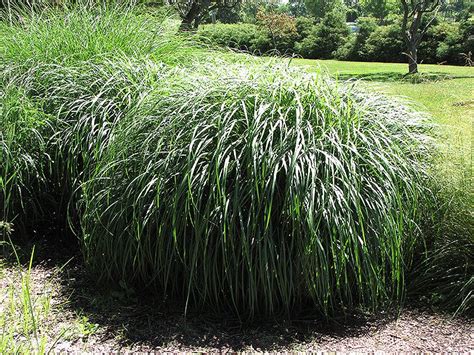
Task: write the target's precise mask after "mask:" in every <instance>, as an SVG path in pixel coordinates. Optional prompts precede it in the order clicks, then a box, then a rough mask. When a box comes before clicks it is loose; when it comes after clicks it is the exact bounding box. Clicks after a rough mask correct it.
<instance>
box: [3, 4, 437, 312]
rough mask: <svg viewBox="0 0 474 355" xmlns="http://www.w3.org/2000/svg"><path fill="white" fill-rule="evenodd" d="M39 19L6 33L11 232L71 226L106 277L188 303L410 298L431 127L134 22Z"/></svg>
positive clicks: (335, 88)
mask: <svg viewBox="0 0 474 355" xmlns="http://www.w3.org/2000/svg"><path fill="white" fill-rule="evenodd" d="M101 11H103V12H101ZM41 16H42V17H40V18H35V17H34V16H33V17H32V18H26V19H24V20H22V21H23V22H22V23H17V22H14V21H13V23H12V22H11V21H10V22H0V35H1V36H2V37H3V38H6V39H8V40H7V41H2V42H0V72H1V77H0V80H1V81H0V84H1V90H0V124H1V128H2V129H1V130H0V149H1V150H0V153H1V156H0V193H1V196H0V197H1V199H0V200H1V202H2V206H1V207H3V209H2V211H3V214H2V216H1V220H2V221H4V222H7V223H10V222H13V224H14V229H15V233H20V234H27V233H28V232H31V231H32V230H35V231H39V228H38V225H40V224H43V223H44V224H46V229H48V230H49V231H51V230H54V229H55V228H58V225H59V228H63V229H64V228H65V227H66V226H68V227H69V229H71V230H73V231H74V232H76V235H77V237H78V238H79V241H80V244H81V248H82V252H83V254H84V259H85V262H86V265H87V267H88V269H89V270H90V271H91V272H92V273H93V274H95V275H96V276H97V279H98V280H99V281H100V282H102V283H103V284H109V285H112V286H114V285H116V284H121V285H124V284H125V285H127V287H128V286H130V287H134V288H136V289H144V288H148V289H150V288H151V289H153V290H154V291H155V292H156V295H157V296H158V297H161V298H167V297H168V298H177V299H181V300H183V301H184V303H185V304H186V309H187V307H189V306H197V305H209V306H212V307H215V308H216V309H223V310H228V309H230V310H232V311H234V312H235V313H237V314H238V315H240V316H243V317H251V316H253V315H255V314H275V313H276V312H280V311H286V312H287V313H289V312H292V311H293V310H295V309H296V310H297V309H301V308H304V307H309V309H313V310H317V311H319V312H321V313H322V314H323V315H325V316H326V317H331V316H333V315H334V314H335V313H336V312H339V311H345V310H351V309H354V308H359V307H362V308H365V309H371V310H375V309H378V308H380V307H383V306H386V305H389V304H391V302H394V303H395V304H400V302H401V301H402V300H403V298H404V295H405V294H406V292H405V288H406V285H407V280H406V275H408V273H409V272H410V271H411V269H412V268H411V265H412V260H413V259H414V256H415V253H418V251H417V250H418V249H417V248H416V247H417V246H419V245H420V243H419V242H420V241H421V240H422V239H420V236H421V231H420V228H419V226H420V225H421V224H420V223H419V222H420V221H421V220H423V216H424V213H425V211H432V210H433V209H434V208H435V207H434V202H432V201H434V200H431V198H429V199H428V198H427V197H430V196H431V194H429V193H427V192H428V187H429V186H430V183H429V182H428V180H429V176H428V174H427V172H426V171H427V169H426V166H425V164H426V162H427V161H428V160H429V159H430V143H429V141H428V139H427V138H426V136H425V131H426V129H427V125H426V124H425V123H424V120H423V117H422V115H420V114H419V113H416V112H415V111H413V110H411V109H410V108H408V107H407V106H405V105H403V104H400V103H398V102H397V101H396V100H393V99H387V98H385V97H383V96H381V95H377V94H374V93H368V92H366V91H365V90H362V89H360V88H358V87H357V86H354V85H353V84H343V83H338V82H336V81H333V80H331V79H329V78H328V77H327V76H325V75H310V74H307V73H303V72H301V71H299V70H296V69H290V68H288V66H286V65H282V64H280V65H279V64H275V63H274V62H273V63H272V62H267V63H266V64H265V62H264V61H257V60H254V59H251V58H249V57H247V56H237V55H234V56H231V55H225V54H223V53H216V52H209V51H205V50H203V49H199V48H196V47H193V45H192V44H191V43H190V42H189V39H183V38H182V37H179V36H177V35H175V34H173V33H171V32H170V31H167V30H165V29H164V27H163V26H162V27H160V22H159V21H158V22H157V23H156V26H155V23H153V22H150V23H149V22H147V21H151V20H149V18H148V17H146V16H144V15H140V14H135V13H133V12H132V13H128V12H124V13H123V14H121V13H120V11H115V12H114V11H112V10H111V11H109V10H107V9H105V10H100V9H99V10H97V9H94V10H91V9H88V10H87V11H85V13H81V11H80V10H76V11H71V12H68V13H67V14H64V13H56V12H54V11H53V12H49V11H46V12H44V13H43V14H41ZM121 16H123V18H122V17H121ZM91 34H94V35H91ZM54 39H55V40H54ZM52 216H53V217H52ZM23 232H24V233H23ZM61 232H62V231H61ZM39 233H43V232H42V231H39ZM17 235H18V234H16V235H13V236H12V237H13V238H16V236H17ZM415 261H418V260H415Z"/></svg>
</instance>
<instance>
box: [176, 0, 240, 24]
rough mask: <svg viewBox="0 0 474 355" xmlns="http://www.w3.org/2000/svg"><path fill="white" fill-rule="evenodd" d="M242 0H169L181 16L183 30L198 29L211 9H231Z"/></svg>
mask: <svg viewBox="0 0 474 355" xmlns="http://www.w3.org/2000/svg"><path fill="white" fill-rule="evenodd" d="M239 2H240V0H168V4H169V5H172V6H174V7H175V8H176V9H177V10H178V13H179V15H180V17H181V26H180V30H181V31H190V30H193V29H197V28H198V27H199V24H200V23H201V20H202V18H203V17H204V16H206V15H207V14H209V13H210V12H211V11H216V10H219V9H220V10H222V9H231V8H233V7H235V6H236V5H237V4H239Z"/></svg>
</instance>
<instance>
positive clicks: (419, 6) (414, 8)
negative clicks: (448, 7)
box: [401, 0, 440, 74]
mask: <svg viewBox="0 0 474 355" xmlns="http://www.w3.org/2000/svg"><path fill="white" fill-rule="evenodd" d="M401 2H402V9H403V21H402V33H403V36H404V39H405V44H406V48H407V52H406V53H405V54H406V55H407V56H408V73H409V74H414V73H418V47H419V45H420V42H421V40H422V39H423V36H424V35H425V33H426V31H427V30H428V28H429V26H430V25H431V23H432V22H433V21H434V20H435V18H436V15H437V13H438V10H439V7H440V2H439V0H410V2H407V0H401ZM425 14H431V18H430V19H429V20H426V21H425V22H424V21H423V16H424V15H425Z"/></svg>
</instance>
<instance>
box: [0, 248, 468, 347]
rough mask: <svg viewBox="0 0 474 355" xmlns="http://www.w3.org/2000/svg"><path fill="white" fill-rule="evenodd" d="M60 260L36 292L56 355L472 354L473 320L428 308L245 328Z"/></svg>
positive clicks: (9, 271) (41, 270)
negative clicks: (260, 354)
mask: <svg viewBox="0 0 474 355" xmlns="http://www.w3.org/2000/svg"><path fill="white" fill-rule="evenodd" d="M58 254H59V255H61V257H59V258H54V259H51V258H50V259H45V258H41V257H40V258H39V262H38V263H37V264H35V265H34V266H33V267H32V269H31V285H33V286H32V287H33V293H34V294H36V295H40V294H42V293H44V292H51V293H52V311H51V312H50V314H49V317H48V320H47V322H45V323H44V324H43V325H42V326H43V328H44V329H43V330H42V331H43V332H46V333H48V334H49V338H50V339H56V340H55V341H57V342H56V344H55V345H54V351H55V352H60V351H67V352H94V353H97V352H119V351H120V352H135V351H139V352H149V351H173V352H174V351H192V352H228V351H231V352H234V351H278V352H287V351H324V352H326V351H328V352H335V351H341V352H379V351H384V352H408V351H410V352H412V351H416V352H473V351H474V320H473V319H472V318H452V317H451V316H450V315H448V314H443V313H441V312H439V311H438V312H436V311H434V310H432V309H429V308H427V307H423V305H421V306H417V307H407V308H405V309H403V310H402V311H401V312H400V313H399V314H388V313H380V314H378V315H377V316H366V315H362V314H359V315H354V316H351V317H348V318H345V319H344V321H342V320H341V321H340V322H332V323H327V322H321V321H318V320H317V319H316V318H315V319H311V317H306V318H305V319H295V320H292V321H291V322H290V321H288V320H282V319H272V320H268V319H267V320H261V321H258V322H252V324H245V323H241V322H239V320H238V319H234V318H233V317H231V316H224V317H223V316H219V315H215V314H214V315H211V314H210V313H209V312H204V311H203V312H199V311H193V312H191V313H188V314H187V316H186V317H184V314H183V308H182V307H180V306H178V305H170V304H169V302H168V303H167V304H159V303H157V302H156V301H153V299H150V297H148V298H147V299H146V300H145V301H143V300H142V299H143V298H144V297H142V296H143V295H140V299H138V297H137V296H136V295H134V294H133V292H128V291H126V290H125V291H123V292H112V293H110V292H109V293H104V292H102V291H100V290H99V289H97V287H96V286H95V284H94V282H93V280H90V279H88V278H87V277H86V275H85V272H84V271H83V266H82V264H81V262H80V261H79V260H80V256H79V255H72V256H71V254H70V253H68V252H63V251H59V252H58ZM2 268H3V270H2V274H1V275H0V289H4V288H5V287H6V283H7V282H9V281H11V280H12V279H14V277H15V273H17V271H18V269H17V266H15V265H14V264H10V265H9V264H5V265H3V266H2ZM46 285H47V286H46ZM0 296H1V295H0ZM145 298H146V297H145ZM0 308H1V307H0ZM65 329H71V331H70V332H69V333H68V332H65V331H64V330H65ZM58 334H64V336H60V337H57V335H58Z"/></svg>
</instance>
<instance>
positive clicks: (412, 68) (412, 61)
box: [408, 43, 418, 74]
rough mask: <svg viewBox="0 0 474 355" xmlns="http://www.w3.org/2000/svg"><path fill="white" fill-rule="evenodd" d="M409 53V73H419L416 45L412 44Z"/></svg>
mask: <svg viewBox="0 0 474 355" xmlns="http://www.w3.org/2000/svg"><path fill="white" fill-rule="evenodd" d="M409 48H410V50H409V52H408V73H409V74H416V73H418V48H417V46H416V44H415V43H411V44H410V47H409Z"/></svg>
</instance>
